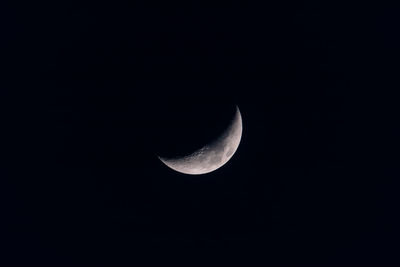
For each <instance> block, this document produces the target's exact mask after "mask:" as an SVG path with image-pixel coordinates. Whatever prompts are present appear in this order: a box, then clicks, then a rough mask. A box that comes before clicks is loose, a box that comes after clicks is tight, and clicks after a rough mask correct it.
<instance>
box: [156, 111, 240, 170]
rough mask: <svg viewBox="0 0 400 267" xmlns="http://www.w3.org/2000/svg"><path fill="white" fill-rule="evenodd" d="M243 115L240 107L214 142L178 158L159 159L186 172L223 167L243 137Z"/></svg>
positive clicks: (174, 168)
mask: <svg viewBox="0 0 400 267" xmlns="http://www.w3.org/2000/svg"><path fill="white" fill-rule="evenodd" d="M242 128H243V127H242V116H241V114H240V111H239V108H238V107H236V113H235V115H234V118H233V119H232V122H231V123H230V125H229V126H228V127H227V129H226V130H225V131H224V132H223V133H222V134H221V135H220V136H219V137H218V138H217V139H216V140H214V141H213V142H211V143H209V144H207V145H205V146H204V147H202V148H200V149H198V150H196V151H194V152H193V153H191V154H189V155H187V156H184V157H177V158H162V157H159V159H160V160H161V161H162V162H163V163H164V164H165V165H167V166H168V167H170V168H171V169H173V170H175V171H177V172H181V173H185V174H193V175H195V174H205V173H209V172H212V171H215V170H216V169H218V168H220V167H222V166H223V165H224V164H225V163H227V162H228V161H229V160H230V159H231V158H232V156H233V154H235V152H236V150H237V148H238V146H239V143H240V139H241V138H242Z"/></svg>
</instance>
